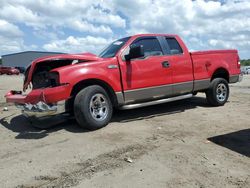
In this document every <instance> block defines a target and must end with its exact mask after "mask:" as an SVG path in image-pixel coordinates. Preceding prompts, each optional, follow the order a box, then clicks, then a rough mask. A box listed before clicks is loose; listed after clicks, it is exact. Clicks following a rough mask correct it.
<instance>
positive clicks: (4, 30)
mask: <svg viewBox="0 0 250 188" xmlns="http://www.w3.org/2000/svg"><path fill="white" fill-rule="evenodd" d="M0 35H2V36H6V37H21V36H22V35H23V32H22V31H21V30H20V29H19V28H18V27H17V26H16V25H14V24H12V23H9V22H7V21H6V20H1V19H0Z"/></svg>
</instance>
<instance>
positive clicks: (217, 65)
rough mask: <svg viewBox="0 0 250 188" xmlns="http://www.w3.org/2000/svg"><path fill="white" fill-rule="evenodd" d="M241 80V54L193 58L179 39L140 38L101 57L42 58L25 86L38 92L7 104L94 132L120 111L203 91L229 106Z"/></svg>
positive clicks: (14, 94) (13, 95) (15, 96)
mask: <svg viewBox="0 0 250 188" xmlns="http://www.w3.org/2000/svg"><path fill="white" fill-rule="evenodd" d="M240 79H241V76H240V61H239V56H238V52H237V50H216V51H199V52H191V53H190V52H189V51H188V49H187V47H186V46H185V44H184V43H183V41H182V40H181V39H180V37H179V36H177V35H167V34H140V35H134V36H131V37H126V38H122V39H119V40H117V41H114V42H113V43H111V44H110V45H109V46H108V47H107V48H106V49H104V50H103V52H101V54H100V55H99V56H96V55H94V54H91V53H83V54H63V55H55V56H48V57H43V58H39V59H36V60H35V61H33V62H32V63H31V65H30V66H29V67H28V69H27V71H26V73H25V79H24V86H23V90H24V91H25V90H26V89H27V88H28V87H29V86H31V87H32V90H31V91H30V92H29V93H28V94H22V92H21V91H14V90H12V91H10V92H8V93H7V94H6V100H7V102H9V103H15V104H16V105H17V106H18V107H20V108H21V109H22V111H23V114H24V115H25V116H27V117H29V118H30V119H32V122H37V121H42V120H46V119H48V118H50V119H53V118H56V117H58V116H59V115H63V114H72V115H74V116H75V119H76V120H77V122H78V123H79V125H80V126H82V127H84V128H87V129H91V130H93V129H98V128H101V127H104V126H105V125H107V124H108V123H109V121H110V120H111V117H112V112H113V109H114V108H118V109H133V108H139V107H144V106H148V105H154V104H159V103H164V102H169V101H175V100H180V99H186V98H190V97H192V96H193V95H195V94H196V93H197V92H205V93H206V98H207V101H208V103H209V104H211V105H212V106H221V105H224V104H225V103H226V101H227V100H228V97H229V86H228V84H229V83H235V82H238V81H240ZM34 125H35V126H36V124H35V123H34ZM46 126H47V123H45V124H44V127H46ZM40 127H41V126H40Z"/></svg>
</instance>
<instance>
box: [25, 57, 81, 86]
mask: <svg viewBox="0 0 250 188" xmlns="http://www.w3.org/2000/svg"><path fill="white" fill-rule="evenodd" d="M81 62H83V61H81ZM76 63H79V61H78V60H72V59H63V60H61V59H59V60H48V61H44V62H42V63H39V64H37V66H36V67H35V70H34V73H33V75H32V79H31V83H32V88H33V89H39V88H47V87H56V86H58V84H59V75H58V73H57V72H53V71H52V72H50V71H51V70H53V69H55V68H58V67H63V66H67V65H72V64H76ZM29 70H30V67H28V68H27V70H26V72H25V79H24V82H26V80H27V77H28V73H29Z"/></svg>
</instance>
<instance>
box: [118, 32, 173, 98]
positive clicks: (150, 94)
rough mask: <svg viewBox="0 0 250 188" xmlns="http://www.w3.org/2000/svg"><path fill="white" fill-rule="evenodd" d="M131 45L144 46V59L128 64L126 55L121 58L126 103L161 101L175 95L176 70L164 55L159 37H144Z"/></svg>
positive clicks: (132, 60)
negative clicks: (173, 76) (173, 89)
mask: <svg viewBox="0 0 250 188" xmlns="http://www.w3.org/2000/svg"><path fill="white" fill-rule="evenodd" d="M131 45H141V46H143V49H144V54H145V55H144V57H143V58H137V59H131V60H129V61H126V60H125V58H124V55H126V53H128V52H129V47H128V48H127V49H126V50H125V51H124V53H123V55H122V57H121V58H120V60H119V61H120V68H121V74H122V84H123V90H124V97H125V103H134V102H139V101H146V100H152V99H159V98H163V97H166V96H170V95H172V85H171V84H172V69H171V66H169V64H168V61H167V58H168V57H167V56H164V54H163V51H162V47H161V45H160V42H159V40H158V38H157V37H154V36H152V37H150V36H147V37H140V38H137V39H135V40H134V41H133V42H132V43H131V44H130V45H129V46H131Z"/></svg>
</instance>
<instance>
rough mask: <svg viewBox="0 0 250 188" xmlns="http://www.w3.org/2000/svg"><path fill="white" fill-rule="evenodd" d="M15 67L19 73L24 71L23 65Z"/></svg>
mask: <svg viewBox="0 0 250 188" xmlns="http://www.w3.org/2000/svg"><path fill="white" fill-rule="evenodd" d="M15 68H16V69H18V70H19V72H20V73H22V74H23V73H24V72H25V68H24V67H15Z"/></svg>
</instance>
